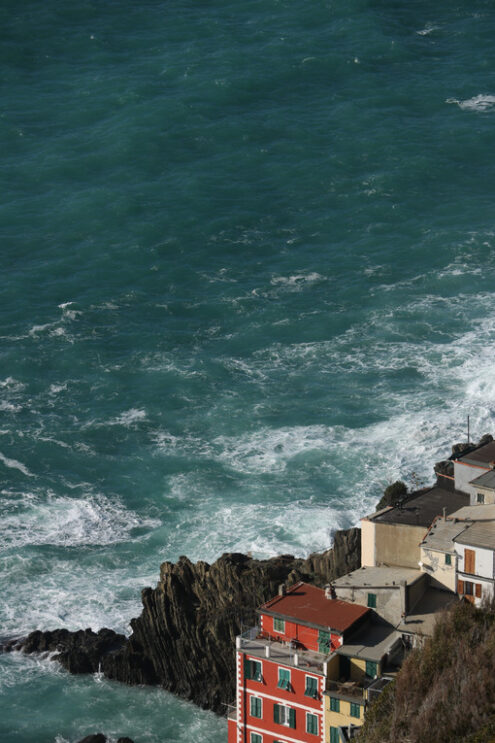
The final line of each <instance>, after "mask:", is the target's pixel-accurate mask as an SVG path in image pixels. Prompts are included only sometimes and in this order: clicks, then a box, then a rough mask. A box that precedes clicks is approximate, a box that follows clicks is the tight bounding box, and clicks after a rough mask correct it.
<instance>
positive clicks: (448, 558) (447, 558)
mask: <svg viewBox="0 0 495 743" xmlns="http://www.w3.org/2000/svg"><path fill="white" fill-rule="evenodd" d="M445 564H446V565H452V555H445Z"/></svg>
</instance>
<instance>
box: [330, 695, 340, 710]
mask: <svg viewBox="0 0 495 743" xmlns="http://www.w3.org/2000/svg"><path fill="white" fill-rule="evenodd" d="M330 711H331V712H340V699H336V698H335V697H330Z"/></svg>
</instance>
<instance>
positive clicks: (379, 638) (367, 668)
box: [324, 623, 403, 743]
mask: <svg viewBox="0 0 495 743" xmlns="http://www.w3.org/2000/svg"><path fill="white" fill-rule="evenodd" d="M402 650H403V647H402V641H401V636H400V634H399V633H398V632H396V631H395V630H394V629H393V628H391V627H390V625H387V624H385V623H377V624H374V623H370V624H367V625H366V626H365V627H363V628H362V630H360V631H358V632H357V633H356V634H355V635H354V637H353V638H351V639H350V640H348V641H347V642H346V643H345V644H344V645H342V646H341V647H340V648H339V649H338V650H337V651H336V653H335V655H336V656H338V659H339V660H338V664H337V663H335V661H334V662H333V663H332V665H331V666H329V669H328V672H327V673H328V675H327V690H326V692H325V695H324V696H325V703H324V715H325V716H324V719H325V723H324V726H325V742H326V743H341V741H345V740H348V739H349V737H350V736H352V731H353V730H354V729H355V728H356V727H359V726H360V725H362V724H363V722H364V714H365V710H366V707H367V706H368V704H369V703H370V702H371V701H372V700H373V696H374V695H375V696H376V695H378V694H379V693H380V692H381V690H382V688H383V687H384V685H386V683H388V682H389V681H390V679H391V677H390V676H387V677H386V679H385V678H383V679H382V678H381V677H382V674H383V673H384V671H394V670H395V669H396V668H397V667H398V666H399V665H400V661H401V658H402ZM344 729H345V733H344Z"/></svg>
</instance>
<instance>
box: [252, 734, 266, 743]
mask: <svg viewBox="0 0 495 743" xmlns="http://www.w3.org/2000/svg"><path fill="white" fill-rule="evenodd" d="M251 743H263V738H262V737H261V735H260V734H259V733H251Z"/></svg>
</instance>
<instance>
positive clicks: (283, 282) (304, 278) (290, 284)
mask: <svg viewBox="0 0 495 743" xmlns="http://www.w3.org/2000/svg"><path fill="white" fill-rule="evenodd" d="M317 281H326V278H325V277H324V276H322V275H321V274H319V273H316V272H315V271H313V272H312V273H297V274H294V275H293V276H274V277H273V278H272V279H271V281H270V283H271V284H272V286H278V287H282V288H284V289H288V290H290V291H300V290H301V289H302V288H303V287H304V286H306V285H307V284H314V283H315V282H317Z"/></svg>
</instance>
